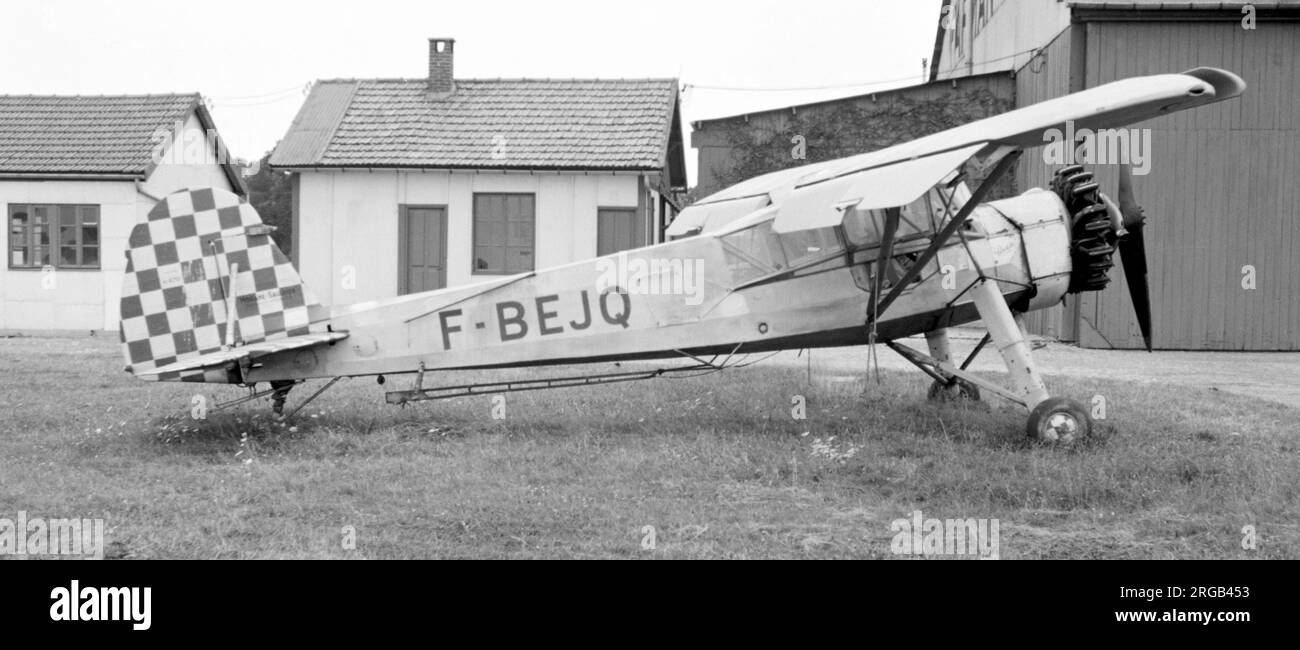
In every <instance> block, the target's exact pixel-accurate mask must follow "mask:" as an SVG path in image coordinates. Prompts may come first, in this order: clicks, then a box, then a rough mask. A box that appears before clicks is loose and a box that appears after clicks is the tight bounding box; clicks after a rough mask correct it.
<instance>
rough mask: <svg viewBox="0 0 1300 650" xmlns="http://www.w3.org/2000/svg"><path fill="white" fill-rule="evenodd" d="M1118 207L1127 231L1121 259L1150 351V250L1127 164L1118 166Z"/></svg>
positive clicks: (1140, 207)
mask: <svg viewBox="0 0 1300 650" xmlns="http://www.w3.org/2000/svg"><path fill="white" fill-rule="evenodd" d="M1119 208H1120V212H1121V213H1123V215H1124V228H1125V229H1126V230H1127V231H1128V233H1127V234H1125V235H1124V236H1123V237H1121V238H1120V240H1119V259H1120V261H1121V262H1122V263H1123V264H1124V280H1125V282H1126V283H1127V284H1128V295H1129V297H1130V298H1131V299H1132V300H1133V313H1134V314H1135V315H1136V316H1137V321H1138V328H1139V329H1141V330H1142V340H1143V342H1145V343H1146V346H1147V352H1150V351H1151V286H1150V283H1149V282H1148V281H1147V250H1146V241H1145V239H1144V238H1143V236H1142V227H1143V226H1144V225H1145V224H1146V215H1145V214H1143V212H1142V206H1140V205H1138V203H1137V196H1136V195H1135V194H1134V192H1133V170H1132V169H1131V168H1130V167H1129V166H1128V165H1121V166H1120V168H1119Z"/></svg>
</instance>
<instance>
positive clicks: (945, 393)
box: [926, 378, 980, 402]
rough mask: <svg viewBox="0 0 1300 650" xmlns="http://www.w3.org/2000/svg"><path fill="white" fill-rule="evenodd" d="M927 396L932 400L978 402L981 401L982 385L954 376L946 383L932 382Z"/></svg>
mask: <svg viewBox="0 0 1300 650" xmlns="http://www.w3.org/2000/svg"><path fill="white" fill-rule="evenodd" d="M926 398H927V399H929V400H930V401H931V402H955V401H969V402H978V401H980V387H979V386H976V385H975V384H972V383H970V382H969V381H966V380H965V379H956V378H954V379H953V380H952V381H951V382H948V383H946V384H945V383H943V382H940V381H935V382H934V383H932V384H930V390H929V391H927V392H926Z"/></svg>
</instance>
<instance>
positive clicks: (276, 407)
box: [271, 381, 298, 417]
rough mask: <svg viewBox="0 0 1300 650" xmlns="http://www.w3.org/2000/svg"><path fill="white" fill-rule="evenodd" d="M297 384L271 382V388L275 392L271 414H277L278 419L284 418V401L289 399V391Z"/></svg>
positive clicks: (272, 396)
mask: <svg viewBox="0 0 1300 650" xmlns="http://www.w3.org/2000/svg"><path fill="white" fill-rule="evenodd" d="M296 383H298V382H295V381H273V382H271V388H272V389H273V390H275V394H274V395H271V412H272V413H275V416H276V417H282V416H283V415H284V401H285V400H286V399H288V398H289V391H290V390H292V389H293V386H294V384H296Z"/></svg>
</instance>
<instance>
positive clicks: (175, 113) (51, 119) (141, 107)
mask: <svg viewBox="0 0 1300 650" xmlns="http://www.w3.org/2000/svg"><path fill="white" fill-rule="evenodd" d="M199 105H200V99H199V95H197V94H189V95H132V96H66V95H65V96H51V95H0V173H32V174H78V173H81V174H130V175H143V174H145V173H146V172H147V171H148V170H149V168H150V166H151V163H152V162H153V161H152V155H151V154H152V152H153V147H154V145H155V144H156V143H157V140H155V139H154V133H155V132H156V131H157V130H158V129H168V130H170V129H171V128H172V126H173V124H174V123H175V122H176V120H180V119H185V117H186V116H187V115H188V114H189V112H190V111H192V110H194V109H195V108H196V107H197V106H199Z"/></svg>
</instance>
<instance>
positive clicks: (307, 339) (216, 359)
mask: <svg viewBox="0 0 1300 650" xmlns="http://www.w3.org/2000/svg"><path fill="white" fill-rule="evenodd" d="M347 337H348V334H347V332H316V333H312V334H300V335H298V336H291V337H289V338H287V339H275V340H271V341H262V342H261V343H251V344H249V345H241V346H239V347H237V348H230V349H229V350H220V351H217V352H209V353H207V354H204V355H202V356H199V357H194V358H191V359H186V360H184V361H178V362H176V363H173V364H170V365H166V366H162V367H160V368H152V369H150V370H144V371H140V372H137V373H136V375H137V376H139V377H148V376H151V375H165V374H168V373H179V372H186V371H189V370H200V369H204V368H217V367H220V366H224V365H226V364H228V363H231V362H234V361H239V360H240V359H244V358H248V359H249V360H252V359H256V358H258V357H264V356H266V355H268V354H275V353H276V352H284V351H285V350H297V349H299V348H309V347H311V346H313V345H323V344H326V343H333V342H335V341H341V340H343V339H345V338H347Z"/></svg>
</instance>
